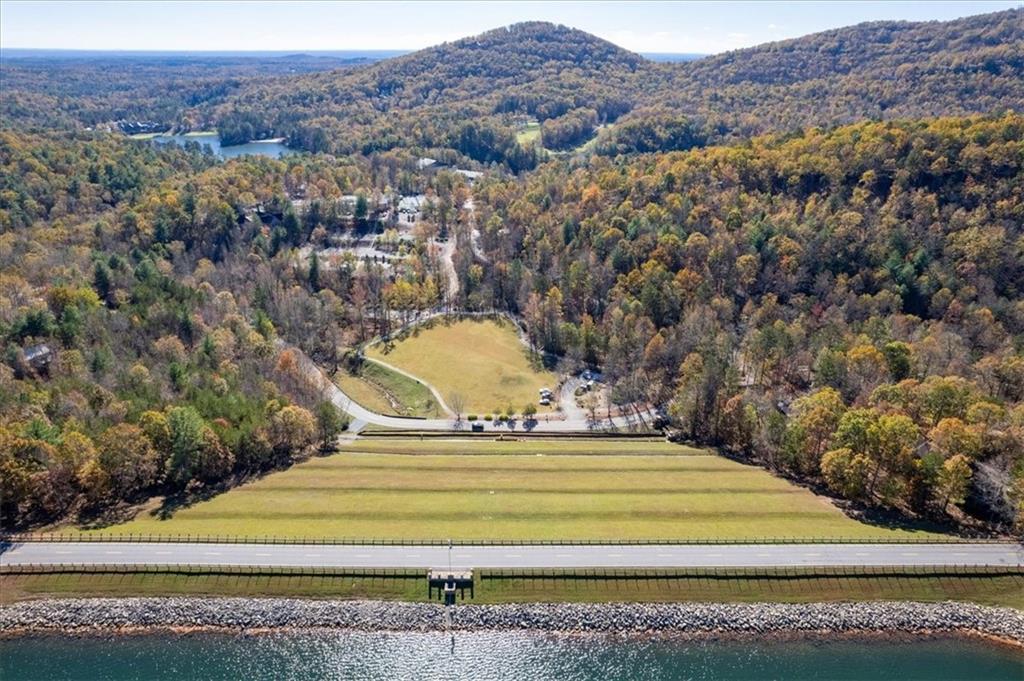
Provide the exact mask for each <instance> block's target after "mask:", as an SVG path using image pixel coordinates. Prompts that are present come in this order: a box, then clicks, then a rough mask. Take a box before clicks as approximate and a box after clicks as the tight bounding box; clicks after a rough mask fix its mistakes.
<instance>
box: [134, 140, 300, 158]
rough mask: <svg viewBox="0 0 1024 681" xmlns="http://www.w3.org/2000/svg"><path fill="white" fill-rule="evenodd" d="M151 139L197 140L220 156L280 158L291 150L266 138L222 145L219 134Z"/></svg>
mask: <svg viewBox="0 0 1024 681" xmlns="http://www.w3.org/2000/svg"><path fill="white" fill-rule="evenodd" d="M151 139H152V140H153V141H154V142H157V143H158V144H171V143H173V144H178V145H181V146H184V145H185V143H186V142H198V143H199V144H202V145H203V146H207V147H210V149H212V150H213V153H215V154H217V156H220V157H221V158H235V157H236V156H243V155H245V154H255V155H257V156H270V157H271V158H280V157H281V155H282V154H286V153H288V152H289V151H291V150H290V149H288V147H286V146H285V145H284V144H283V143H281V142H276V141H267V140H264V141H256V142H247V143H246V144H232V145H231V146H222V145H221V143H220V135H157V136H156V137H152V138H151Z"/></svg>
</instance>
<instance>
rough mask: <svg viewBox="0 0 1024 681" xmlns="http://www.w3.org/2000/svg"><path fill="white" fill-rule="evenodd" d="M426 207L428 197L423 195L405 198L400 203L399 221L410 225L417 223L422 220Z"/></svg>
mask: <svg viewBox="0 0 1024 681" xmlns="http://www.w3.org/2000/svg"><path fill="white" fill-rule="evenodd" d="M426 205H427V197H426V196H424V195H423V194H416V195H414V196H403V197H402V198H401V199H399V201H398V220H399V221H400V222H406V223H409V224H412V223H414V222H416V221H417V220H419V219H420V218H421V216H422V213H423V208H424V207H425V206H426Z"/></svg>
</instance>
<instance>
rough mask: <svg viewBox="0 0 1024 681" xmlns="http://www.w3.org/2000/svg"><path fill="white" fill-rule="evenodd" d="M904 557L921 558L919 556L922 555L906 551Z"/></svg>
mask: <svg viewBox="0 0 1024 681" xmlns="http://www.w3.org/2000/svg"><path fill="white" fill-rule="evenodd" d="M903 555H904V556H919V555H921V554H919V553H915V552H913V551H904V552H903Z"/></svg>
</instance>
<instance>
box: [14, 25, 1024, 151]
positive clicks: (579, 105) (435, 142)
mask: <svg viewBox="0 0 1024 681" xmlns="http://www.w3.org/2000/svg"><path fill="white" fill-rule="evenodd" d="M168 59H170V60H172V61H173V60H175V59H177V58H168ZM18 61H21V60H12V62H10V63H5V64H4V65H3V69H4V77H5V86H7V89H8V92H9V93H10V96H8V97H6V98H5V101H4V102H3V103H2V105H0V107H2V109H0V111H2V113H3V114H4V116H3V118H4V126H5V127H19V126H26V125H27V126H29V127H36V128H39V127H46V126H47V125H49V126H50V127H66V126H69V125H74V121H75V120H76V119H77V121H78V122H79V124H80V125H97V124H99V123H102V122H103V121H110V120H115V119H117V118H119V117H127V116H131V117H133V118H134V119H137V120H149V121H155V122H157V123H163V124H165V125H166V126H167V127H172V126H173V127H176V128H178V129H185V130H188V129H200V128H203V129H209V128H211V127H216V128H217V129H218V131H219V132H220V133H221V136H222V138H223V140H224V141H225V142H227V143H237V142H244V141H247V140H249V139H256V138H261V137H277V136H283V137H286V138H287V139H288V143H289V145H291V146H292V147H294V148H297V149H303V150H307V151H312V152H321V151H328V152H332V153H335V154H370V153H375V152H385V151H390V150H393V149H394V150H399V149H404V150H408V151H409V152H411V153H417V154H426V155H430V156H433V157H438V158H442V159H448V160H451V161H458V160H461V161H466V160H468V159H471V160H474V161H478V162H481V163H492V162H496V163H503V164H506V165H507V166H508V167H509V168H511V169H512V170H515V171H518V170H523V169H527V168H532V167H534V166H535V165H536V164H537V163H538V162H539V161H540V160H541V159H543V158H544V157H545V154H546V153H547V152H546V151H545V149H549V150H557V151H565V152H573V151H578V150H580V149H584V148H586V149H589V150H594V151H597V152H598V153H605V154H619V153H630V152H650V151H669V150H676V149H685V148H689V147H692V146H700V145H703V144H706V143H708V142H714V141H720V140H726V139H746V138H749V137H751V136H753V135H758V134H762V133H765V132H773V131H782V132H789V131H795V130H798V129H802V128H806V127H809V126H824V127H833V126H836V125H841V124H846V123H852V122H856V121H860V120H883V119H895V118H922V117H934V116H943V115H966V114H976V113H992V112H996V113H998V112H1001V111H1006V110H1012V111H1021V110H1024V9H1013V10H1006V11H1003V12H998V13H993V14H985V15H978V16H972V17H967V18H963V19H958V20H955V21H949V22H922V23H909V22H874V23H866V24H860V25H857V26H851V27H847V28H840V29H835V30H830V31H824V32H821V33H816V34H812V35H808V36H804V37H801V38H796V39H792V40H787V41H782V42H777V43H770V44H766V45H760V46H757V47H752V48H746V49H742V50H736V51H733V52H727V53H724V54H718V55H713V56H709V57H704V58H701V59H696V60H691V61H680V62H657V61H652V60H649V59H646V58H644V57H643V56H641V55H639V54H636V53H634V52H630V51H628V50H625V49H622V48H621V47H618V46H616V45H614V44H613V43H611V42H609V41H607V40H604V39H601V38H598V37H596V36H593V35H591V34H589V33H586V32H584V31H580V30H578V29H574V28H570V27H567V26H560V25H555V24H550V23H545V22H526V23H521V24H515V25H512V26H508V27H503V28H498V29H494V30H491V31H487V32H485V33H482V34H480V35H478V36H472V37H468V38H463V39H461V40H456V41H453V42H449V43H444V44H441V45H436V46H434V47H430V48H427V49H424V50H419V51H416V52H412V53H408V54H402V55H399V56H394V57H391V58H387V59H381V60H378V61H373V62H372V63H358V62H356V63H349V64H346V65H347V66H348V67H349V68H337V69H332V70H324V68H325V66H326V64H327V63H328V58H323V57H321V56H319V55H310V56H308V57H303V56H299V55H296V54H295V53H288V54H285V55H280V56H277V57H275V58H273V59H271V60H270V61H269V62H267V63H269V64H272V65H273V69H275V70H270V69H267V70H266V72H263V73H260V72H254V71H253V69H252V68H251V67H244V66H238V67H235V68H236V71H237V73H238V74H239V75H237V76H232V75H231V73H229V72H227V70H226V69H225V70H222V71H221V72H220V73H217V74H211V76H210V77H206V78H202V79H200V78H194V77H188V76H190V75H191V73H190V72H189V71H188V68H189V67H188V66H187V65H186V66H185V67H181V68H180V69H179V71H180V73H179V72H175V73H174V74H171V75H169V76H168V79H167V81H168V82H162V81H161V80H160V70H159V68H158V67H159V64H158V63H157V62H154V63H152V64H150V63H145V62H147V61H148V60H143V61H141V62H139V65H143V66H144V67H145V68H141V67H140V66H139V65H136V64H132V65H130V66H129V67H126V68H125V70H124V72H123V73H121V74H120V78H121V80H123V81H124V83H125V86H124V87H122V86H121V85H120V83H119V85H118V87H116V88H113V89H105V88H96V89H95V90H96V91H95V92H91V91H90V90H89V83H90V82H91V80H92V79H94V78H95V75H94V73H93V72H89V71H82V72H79V73H77V74H76V73H74V72H73V69H74V68H77V67H62V66H60V65H57V66H49V67H47V66H45V65H44V66H43V67H41V68H40V69H38V70H37V71H31V70H30V69H29V68H27V67H23V66H21V65H16V64H15V62H18ZM292 64H295V65H296V66H297V67H296V68H291V65H292ZM300 65H301V67H299V66H300ZM339 66H341V65H340V64H339ZM105 67H106V68H109V69H111V71H112V72H113V71H116V68H117V67H116V64H113V63H111V64H110V65H109V66H106V65H105ZM47 68H51V69H53V70H54V71H53V72H51V73H47V72H46V69H47ZM65 68H66V69H68V70H70V71H71V72H70V73H67V74H65V73H64V72H63V71H62V69H65ZM143 77H144V78H146V79H152V81H153V82H152V83H150V82H149V81H146V83H147V84H146V85H145V87H140V86H139V85H138V83H139V82H141V80H140V79H141V78H143ZM177 78H180V79H181V80H178V81H177V82H171V81H172V79H177ZM64 83H68V85H65V84H64ZM129 83H131V84H132V85H129ZM69 88H70V89H69ZM182 88H185V94H184V95H182V94H181V90H182ZM133 90H134V91H133ZM62 94H66V95H72V96H73V97H76V98H78V100H76V101H75V102H74V103H72V104H69V103H67V102H66V101H65V100H64V99H61V98H60V95H62ZM68 101H70V100H68ZM79 101H83V102H85V104H86V105H84V106H83V105H81V104H80V103H79ZM595 137H596V139H595ZM584 145H586V146H585V147H584Z"/></svg>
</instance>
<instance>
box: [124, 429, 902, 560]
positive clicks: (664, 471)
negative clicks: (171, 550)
mask: <svg viewBox="0 0 1024 681" xmlns="http://www.w3.org/2000/svg"><path fill="white" fill-rule="evenodd" d="M442 452H443V453H442ZM104 532H107V533H111V534H127V533H135V534H139V533H144V534H145V533H151V534H163V535H189V534H191V535H208V536H213V535H221V536H222V535H248V536H254V535H258V536H263V535H271V536H288V537H308V538H316V537H335V538H341V537H349V538H367V539H369V538H402V539H443V538H446V537H452V538H456V539H460V538H461V539H688V538H742V539H752V540H757V539H762V538H771V537H800V538H821V537H859V538H886V537H889V538H899V537H907V536H909V534H908V533H906V532H903V531H899V530H892V529H887V528H883V527H877V526H872V525H867V524H864V523H860V522H857V521H855V520H852V519H850V518H848V517H847V516H845V515H844V514H843V513H842V512H840V511H839V510H838V509H837V508H836V507H835V506H833V505H832V504H831V503H830V502H829V501H828V500H827V499H824V498H821V497H818V496H816V495H814V494H812V493H811V492H809V491H807V490H805V489H803V488H800V487H797V486H794V485H792V484H790V483H789V482H787V481H785V480H781V479H779V478H775V477H773V476H771V475H769V474H768V473H767V472H765V471H764V470H762V469H760V468H757V467H754V466H746V465H743V464H739V463H736V462H735V461H731V460H729V459H725V458H722V457H719V456H716V455H713V454H708V453H707V452H703V451H702V450H695V449H691V448H687V447H683V446H680V445H674V444H670V443H667V442H650V441H640V442H637V441H627V440H619V441H611V442H609V441H605V440H600V441H593V440H575V441H573V440H570V441H561V440H557V441H548V440H523V441H514V442H507V441H506V442H499V441H477V440H447V441H445V440H442V441H438V440H424V441H419V440H379V441H365V440H358V441H356V442H354V443H352V445H351V446H350V447H349V448H348V449H347V450H346V452H345V453H339V454H335V455H333V456H329V457H324V458H317V459H312V460H310V461H307V462H304V463H301V464H298V465H296V466H293V467H292V468H290V469H289V470H287V471H282V472H280V473H274V474H272V475H267V476H266V477H264V478H262V479H260V480H257V481H255V482H252V483H250V484H246V485H244V486H242V487H238V488H236V489H233V490H231V491H229V492H226V493H224V494H221V495H220V496H217V497H215V498H213V499H211V500H209V501H205V502H201V503H197V504H195V505H194V506H191V507H189V508H185V509H181V510H179V511H177V512H176V513H175V514H174V516H173V517H172V518H170V519H168V520H161V519H159V518H158V517H156V516H154V515H152V514H151V513H149V512H146V511H143V512H140V513H139V514H138V516H137V517H136V518H135V520H133V521H131V522H128V523H125V524H122V525H116V526H112V527H109V528H107V529H105V530H104Z"/></svg>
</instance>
